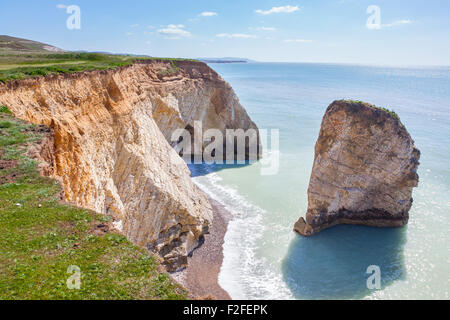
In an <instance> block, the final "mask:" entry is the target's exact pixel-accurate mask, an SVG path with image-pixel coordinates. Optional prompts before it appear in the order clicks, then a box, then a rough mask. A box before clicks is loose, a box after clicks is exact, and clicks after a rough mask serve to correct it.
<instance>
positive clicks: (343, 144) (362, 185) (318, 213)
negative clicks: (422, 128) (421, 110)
mask: <svg viewBox="0 0 450 320" xmlns="http://www.w3.org/2000/svg"><path fill="white" fill-rule="evenodd" d="M419 159H420V151H419V150H418V149H417V148H415V146H414V141H413V139H412V138H411V136H410V134H409V133H408V131H407V130H406V128H405V127H404V126H403V124H402V123H401V121H400V119H399V117H398V116H397V115H396V114H395V113H394V112H390V111H388V110H386V109H382V108H378V107H376V106H373V105H371V104H368V103H363V102H359V101H335V102H333V103H332V104H331V105H330V106H329V107H328V109H327V111H326V113H325V116H324V118H323V121H322V127H321V130H320V135H319V139H318V141H317V144H316V148H315V158H314V166H313V170H312V174H311V180H310V184H309V189H308V211H307V213H306V221H305V219H303V218H301V219H300V220H299V221H298V222H297V223H296V225H295V231H296V232H298V233H299V234H301V235H303V236H311V235H313V234H316V233H318V232H320V231H322V230H324V229H326V228H329V227H332V226H335V225H338V224H357V225H366V226H373V227H401V226H404V225H405V224H407V223H408V220H409V210H410V209H411V206H412V203H413V199H412V191H413V188H414V187H417V186H418V181H419V176H418V175H417V169H418V167H419Z"/></svg>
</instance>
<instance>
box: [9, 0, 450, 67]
mask: <svg viewBox="0 0 450 320" xmlns="http://www.w3.org/2000/svg"><path fill="white" fill-rule="evenodd" d="M70 5H76V6H78V7H79V8H80V11H81V20H80V21H81V29H74V30H70V29H68V28H67V25H66V21H67V19H68V18H69V17H70V16H71V15H70V14H68V13H67V7H68V6H70ZM371 5H376V6H377V7H378V8H379V9H380V18H381V20H380V24H379V28H378V29H373V28H372V29H371V28H369V27H368V26H367V21H368V19H369V17H370V16H371V15H372V14H373V11H372V14H369V13H368V12H367V9H368V7H369V6H371ZM72 21H73V20H72ZM371 21H372V20H371ZM372 22H373V21H372ZM0 34H6V35H11V36H16V37H21V38H27V39H31V40H36V41H41V42H45V43H48V44H51V45H55V46H57V47H60V48H63V49H66V50H88V51H108V52H115V53H134V54H146V55H152V56H161V57H162V56H164V57H167V56H168V57H188V58H198V57H243V58H250V59H254V60H258V61H279V62H331V63H334V62H336V63H362V64H384V65H450V1H448V0H368V1H367V0H290V1H269V0H248V1H235V0H227V1H224V0H166V1H159V0H128V1H106V0H68V1H65V0H60V1H58V0H40V1H35V0H15V1H9V0H8V1H6V0H2V1H1V2H0Z"/></svg>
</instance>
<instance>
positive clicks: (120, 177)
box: [0, 61, 257, 271]
mask: <svg viewBox="0 0 450 320" xmlns="http://www.w3.org/2000/svg"><path fill="white" fill-rule="evenodd" d="M177 64H178V65H177V66H176V67H174V65H173V63H169V62H164V61H146V62H141V63H136V64H134V65H131V66H127V67H122V68H117V69H114V70H105V71H92V72H84V73H77V74H71V75H55V76H49V77H46V78H37V79H28V80H23V81H17V82H9V83H7V84H5V85H1V86H0V105H6V106H8V107H9V108H10V109H11V111H12V112H13V113H14V114H15V116H16V117H18V118H21V119H23V120H27V121H30V122H31V123H35V124H39V125H45V126H47V127H49V128H51V130H52V132H54V137H53V140H52V141H53V143H54V146H53V148H51V150H54V155H53V159H52V161H51V162H52V163H53V165H54V168H53V169H51V170H50V169H47V170H46V171H47V172H48V173H49V174H50V175H52V176H53V177H55V178H57V179H59V180H60V181H61V184H62V186H63V188H64V196H65V198H66V200H67V201H69V202H72V203H74V204H76V205H79V206H81V207H85V208H88V209H92V210H94V211H97V212H100V213H105V214H110V215H112V216H113V217H114V219H115V225H116V226H117V227H118V228H119V229H121V231H122V232H123V233H124V234H125V235H126V236H127V237H128V238H129V239H130V240H131V241H132V242H134V243H135V244H137V245H141V246H145V247H148V248H149V249H151V250H152V251H153V252H155V253H158V254H159V255H160V256H161V257H163V259H164V261H165V263H166V265H167V266H168V268H169V270H170V271H173V270H176V269H179V268H180V267H184V266H185V265H186V263H187V256H188V255H189V253H190V252H192V250H193V249H194V248H196V246H197V245H198V243H199V241H200V239H201V238H202V236H203V234H205V233H206V232H207V231H208V227H209V225H210V223H211V220H212V211H211V205H210V204H209V202H208V200H207V198H206V197H205V196H204V195H203V194H202V193H201V192H200V191H199V190H198V189H197V187H196V186H195V185H194V183H193V182H192V181H191V179H190V171H189V169H188V167H187V165H186V163H185V162H184V161H183V160H182V159H181V158H180V157H179V155H178V154H177V153H176V151H175V150H174V149H173V148H172V147H171V145H170V138H171V135H172V132H173V131H174V130H175V129H180V128H181V129H184V128H186V127H188V126H192V127H194V121H200V122H201V123H202V125H203V130H207V129H208V128H218V129H221V130H225V129H226V128H229V129H244V130H247V129H250V128H255V129H256V128H257V127H256V125H255V124H254V123H253V122H252V121H251V120H250V118H249V117H248V115H247V113H246V111H245V109H244V108H243V107H242V106H241V105H240V103H239V101H238V98H237V97H236V95H235V94H234V92H233V90H232V88H231V87H230V86H229V85H228V84H227V83H226V82H225V81H223V80H222V79H221V78H220V76H218V75H217V73H216V72H214V71H213V70H212V69H210V68H209V67H208V66H207V65H205V64H203V63H199V62H189V61H180V62H177ZM49 150H50V149H49Z"/></svg>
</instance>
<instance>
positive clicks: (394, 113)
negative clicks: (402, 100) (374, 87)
mask: <svg viewBox="0 0 450 320" xmlns="http://www.w3.org/2000/svg"><path fill="white" fill-rule="evenodd" d="M344 101H345V102H349V103H358V104H365V105H368V106H370V107H372V108H375V109H379V110H383V111H386V112H387V113H389V114H390V115H391V116H392V117H394V118H395V119H397V120H399V121H400V116H399V115H398V114H397V113H396V112H395V111H393V110H389V109H387V108H384V107H379V106H376V105H373V104H370V103H367V102H364V101H361V100H344Z"/></svg>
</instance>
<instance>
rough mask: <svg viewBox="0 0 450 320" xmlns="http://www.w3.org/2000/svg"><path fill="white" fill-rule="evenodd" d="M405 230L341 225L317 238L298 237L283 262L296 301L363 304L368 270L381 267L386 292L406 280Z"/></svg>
mask: <svg viewBox="0 0 450 320" xmlns="http://www.w3.org/2000/svg"><path fill="white" fill-rule="evenodd" d="M406 231H407V228H406V227H405V228H393V229H390V228H388V229H378V228H370V227H362V226H347V225H343V226H337V227H334V228H331V229H328V230H325V231H323V232H321V233H319V234H317V235H315V236H313V237H310V238H304V237H301V236H297V237H296V238H295V239H294V240H293V241H292V243H291V245H290V247H289V252H288V255H287V257H286V258H285V260H284V261H283V266H282V270H283V276H284V279H285V281H286V283H287V285H288V287H289V289H290V290H291V291H292V293H293V294H294V296H295V297H296V298H297V299H361V298H364V297H366V296H368V295H369V294H371V293H373V291H371V290H369V289H368V288H367V279H368V278H369V277H370V276H371V274H367V273H366V271H367V268H368V267H369V266H371V265H377V266H379V267H380V268H381V286H382V289H384V288H386V287H388V286H389V285H390V284H392V283H393V282H394V281H396V280H401V279H404V278H405V276H406V269H405V266H404V254H403V248H404V245H405V243H406Z"/></svg>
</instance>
